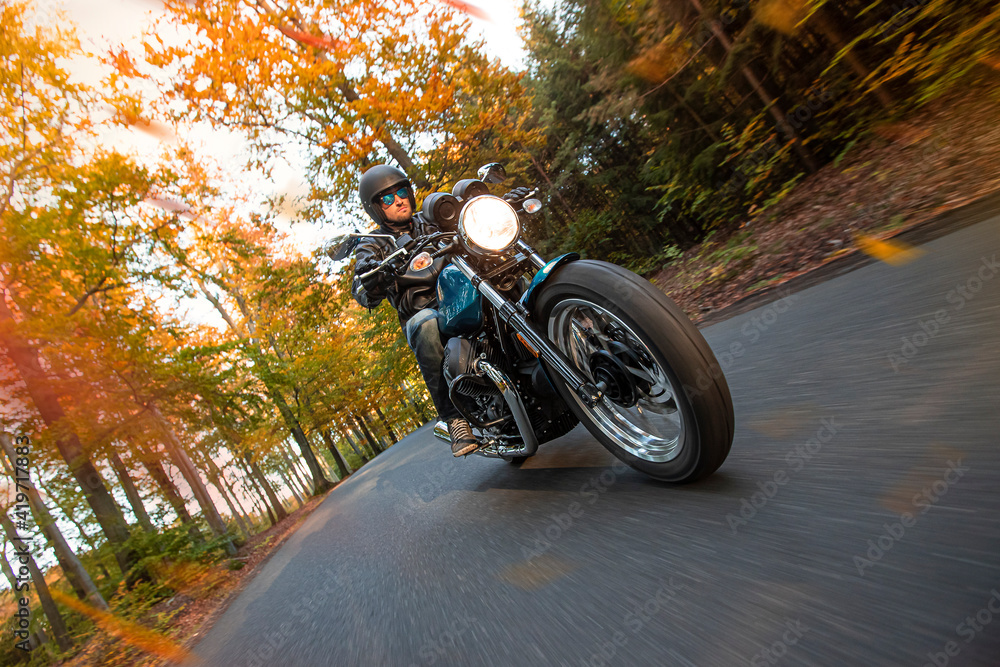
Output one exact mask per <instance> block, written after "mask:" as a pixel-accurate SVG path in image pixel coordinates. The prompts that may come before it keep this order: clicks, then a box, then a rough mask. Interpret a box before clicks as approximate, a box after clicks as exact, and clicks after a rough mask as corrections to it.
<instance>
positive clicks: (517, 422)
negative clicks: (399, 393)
mask: <svg viewBox="0 0 1000 667" xmlns="http://www.w3.org/2000/svg"><path fill="white" fill-rule="evenodd" d="M477 175H478V177H479V178H477V179H466V180H463V181H460V182H459V183H457V184H456V185H455V187H454V188H453V190H452V192H451V193H445V192H436V193H434V194H431V195H429V196H428V197H427V198H425V199H424V201H423V204H422V206H421V210H420V212H419V213H418V215H422V216H423V217H424V218H425V219H426V220H430V221H432V222H434V223H435V224H436V226H437V227H438V229H440V230H441V231H440V232H435V233H433V234H429V235H426V236H420V237H417V238H412V237H410V236H408V235H403V236H401V237H399V238H398V239H393V237H391V236H387V238H388V239H389V240H392V241H394V242H395V244H396V250H395V251H394V252H391V253H390V254H389V255H388V256H387V257H385V259H384V260H383V261H382V262H381V263H380V264H379V265H378V266H377V267H376V268H375V269H373V270H372V271H371V272H370V273H374V272H377V271H386V272H390V273H392V274H393V275H395V277H396V280H397V281H398V283H397V284H399V285H400V286H401V287H402V286H405V285H406V284H415V283H422V284H429V285H433V284H435V283H436V287H437V296H438V311H439V315H438V326H439V329H440V331H441V334H442V338H443V339H446V341H447V342H446V344H445V357H444V369H443V371H444V377H445V380H446V382H447V384H448V391H449V395H450V397H451V400H452V402H453V403H454V404H455V406H456V407H457V408H458V410H459V411H460V412H461V413H462V414H463V415H464V416H465V418H466V419H467V420H468V421H469V424H470V425H471V426H472V428H473V431H474V433H475V435H476V436H477V439H478V440H479V444H480V446H479V448H478V449H477V450H476V452H475V453H476V454H478V455H480V456H486V457H491V458H498V459H503V460H505V461H508V462H510V463H514V464H519V463H521V462H523V461H524V460H525V459H527V458H528V457H530V456H532V455H534V454H535V453H536V452H537V450H538V447H539V445H541V444H543V443H545V442H549V441H551V440H554V439H556V438H558V437H560V436H562V435H565V434H566V433H568V432H569V431H570V430H572V429H573V428H574V427H575V426H576V425H577V424H578V423H579V422H583V424H584V426H586V428H587V429H588V430H589V431H590V433H591V434H592V435H593V437H594V438H596V439H597V441H598V442H600V443H601V444H602V445H603V446H604V447H605V448H607V449H608V450H609V451H610V452H611V453H612V454H614V455H615V456H616V457H617V458H619V459H620V460H622V461H623V462H624V463H626V464H627V465H629V466H631V467H632V468H634V469H636V470H639V471H641V472H643V473H645V474H647V475H649V476H651V477H654V478H656V479H659V480H663V481H666V482H673V483H681V482H690V481H694V480H696V479H699V478H702V477H704V476H706V475H709V474H711V473H712V472H714V471H715V470H716V469H717V468H718V467H719V466H720V465H722V462H723V461H725V459H726V456H727V455H728V453H729V450H730V447H731V445H732V441H733V429H734V416H733V401H732V396H731V394H730V391H729V386H728V384H727V383H726V379H725V377H724V375H723V373H722V370H721V367H720V366H719V363H718V361H717V360H716V358H715V355H714V354H713V353H712V350H711V348H710V347H709V346H708V343H707V342H706V341H705V339H704V337H703V336H702V335H701V333H700V332H699V331H698V329H697V328H696V327H695V326H694V324H693V323H692V322H691V321H690V320H689V319H688V317H687V316H686V315H685V314H684V313H683V312H682V311H681V310H680V308H678V307H677V305H676V304H675V303H674V302H673V301H672V300H671V299H669V298H668V297H667V296H666V295H665V294H664V293H663V292H662V291H660V290H659V289H657V288H656V287H654V286H653V285H651V284H650V283H649V282H648V281H647V280H645V279H643V278H642V277H640V276H638V275H636V274H634V273H632V272H630V271H628V270H626V269H624V268H622V267H620V266H616V265H614V264H609V263H607V262H601V261H594V260H587V259H581V258H580V256H579V255H578V254H576V253H568V254H564V255H561V256H559V257H556V258H555V259H552V260H549V261H546V260H545V259H543V258H542V257H541V256H540V255H539V254H538V253H537V252H536V251H535V250H534V249H533V248H531V247H530V246H529V245H528V244H527V243H526V242H525V241H524V239H522V230H523V228H524V227H523V222H524V220H526V219H527V216H530V215H532V214H534V213H537V212H538V211H539V210H540V209H541V207H542V203H541V202H540V201H539V200H538V199H535V198H534V197H533V196H532V195H533V194H534V192H531V193H529V195H528V196H527V197H526V198H524V199H521V200H520V202H517V201H515V202H514V203H513V204H512V203H509V202H507V201H505V200H504V199H502V198H500V197H497V196H494V195H492V194H490V190H489V185H495V184H499V183H502V182H503V181H504V180H505V179H506V174H505V171H504V168H503V166H502V165H501V164H499V163H492V164H488V165H485V166H484V167H482V168H481V169H480V170H479V172H478V174H477ZM515 206H519V208H515ZM350 236H351V237H352V238H353V242H354V243H356V242H357V240H358V239H360V238H364V237H376V236H380V235H377V234H352V235H350ZM383 236H384V235H383ZM434 432H435V435H436V436H438V437H440V438H442V439H443V440H446V441H447V440H450V438H449V436H448V432H447V428H446V427H445V425H444V424H443V423H441V422H439V423H438V424H437V425H436V427H435V430H434Z"/></svg>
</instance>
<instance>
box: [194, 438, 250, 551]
mask: <svg viewBox="0 0 1000 667" xmlns="http://www.w3.org/2000/svg"><path fill="white" fill-rule="evenodd" d="M204 458H205V467H206V468H208V479H209V481H210V482H212V484H214V485H215V488H216V489H218V490H219V495H220V496H222V498H223V499H224V500H225V501H226V505H228V506H229V511H230V512H231V513H232V515H233V519H234V520H235V521H236V525H237V527H238V528H239V529H240V532H241V533H243V537H250V531H249V530H248V529H247V524H246V523H245V522H244V521H243V515H242V513H241V512H240V511H239V510H237V509H236V506H235V505H234V504H233V501H232V500H231V499H230V498H229V496H230V494H232V489H230V490H229V492H228V493H227V492H226V488H225V486H226V485H225V484H224V483H223V482H224V481H225V480H224V479H223V477H222V471H221V470H219V466H218V465H216V464H215V461H213V460H212V456H211V454H208V453H206V454H205V457H204ZM220 480H221V481H220ZM240 509H243V508H242V507H241V508H240Z"/></svg>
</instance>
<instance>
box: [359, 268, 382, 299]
mask: <svg viewBox="0 0 1000 667" xmlns="http://www.w3.org/2000/svg"><path fill="white" fill-rule="evenodd" d="M386 278H387V276H386V275H385V272H383V271H376V272H374V273H372V274H370V275H366V276H364V277H361V278H358V280H360V281H361V286H362V287H364V288H365V292H367V293H368V294H384V293H385V284H386Z"/></svg>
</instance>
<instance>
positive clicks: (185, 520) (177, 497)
mask: <svg viewBox="0 0 1000 667" xmlns="http://www.w3.org/2000/svg"><path fill="white" fill-rule="evenodd" d="M140 458H141V459H142V465H143V467H144V468H146V470H147V471H148V472H149V476H150V477H152V478H153V481H154V482H156V485H157V486H159V487H160V491H162V492H163V495H164V497H166V499H167V503H168V504H169V505H170V507H171V508H173V510H174V514H176V515H177V518H178V519H180V521H181V524H183V525H185V526H187V527H188V533H189V534H190V535H191V538H192V539H193V540H194V541H195V543H201V542H204V541H205V538H204V537H202V534H201V530H200V529H199V528H198V525H197V524H196V523H195V522H194V519H193V518H191V514H190V512H188V509H187V503H186V502H185V501H184V498H183V496H181V494H180V491H178V490H177V487H176V486H175V485H174V483H173V481H172V480H171V479H170V476H169V475H168V474H167V471H166V470H164V469H163V464H161V463H160V462H159V461H158V460H157V459H154V458H149V457H148V454H147V455H144V456H141V457H140Z"/></svg>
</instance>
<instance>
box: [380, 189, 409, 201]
mask: <svg viewBox="0 0 1000 667" xmlns="http://www.w3.org/2000/svg"><path fill="white" fill-rule="evenodd" d="M409 196H410V189H409V188H408V187H406V186H405V185H404V186H403V187H401V188H400V189H398V190H396V191H395V192H389V193H387V194H384V195H382V196H381V197H379V199H380V200H381V201H382V206H392V202H394V201H396V197H399V198H400V199H406V198H408V197H409Z"/></svg>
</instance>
